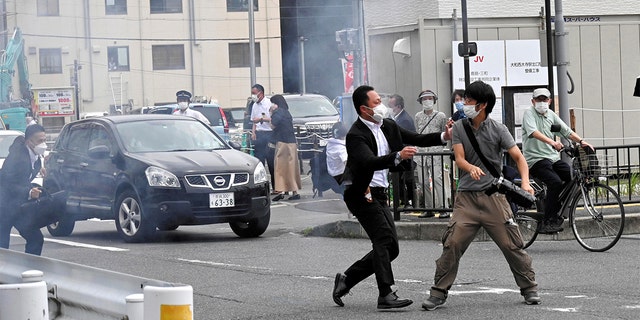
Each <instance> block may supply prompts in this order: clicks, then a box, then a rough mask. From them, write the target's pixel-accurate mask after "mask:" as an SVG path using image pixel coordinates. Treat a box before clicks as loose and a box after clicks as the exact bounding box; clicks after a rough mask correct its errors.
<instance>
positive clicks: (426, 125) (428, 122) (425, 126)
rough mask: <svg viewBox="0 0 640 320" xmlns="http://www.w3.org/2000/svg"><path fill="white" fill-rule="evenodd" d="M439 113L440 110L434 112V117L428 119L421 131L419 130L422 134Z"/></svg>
mask: <svg viewBox="0 0 640 320" xmlns="http://www.w3.org/2000/svg"><path fill="white" fill-rule="evenodd" d="M438 113H440V111H436V112H434V113H433V117H431V119H429V121H427V124H425V125H424V127H422V130H420V132H419V133H420V134H422V132H424V129H426V128H427V127H428V126H429V124H430V123H431V121H432V120H433V119H435V118H436V116H437V115H438Z"/></svg>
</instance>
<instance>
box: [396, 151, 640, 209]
mask: <svg viewBox="0 0 640 320" xmlns="http://www.w3.org/2000/svg"><path fill="white" fill-rule="evenodd" d="M596 154H597V155H598V158H600V159H607V161H605V162H602V163H600V164H599V165H600V167H601V169H602V170H601V171H602V172H603V174H602V175H601V176H600V177H599V179H600V180H601V182H603V183H605V184H607V185H609V186H611V187H612V188H613V189H615V190H616V191H618V193H619V194H620V198H621V199H622V202H623V203H625V204H626V203H640V144H636V145H620V146H606V147H598V148H596ZM507 158H509V156H508V155H505V159H507ZM509 159H510V158H509ZM414 162H416V163H417V164H421V163H422V164H425V165H423V166H419V165H418V166H416V169H415V170H414V183H415V186H414V187H413V190H410V191H407V189H409V187H407V186H402V185H401V184H400V175H401V174H402V173H392V174H391V175H390V186H391V188H390V198H391V199H392V201H391V206H392V209H393V213H394V218H395V220H400V213H402V212H415V211H417V212H425V211H432V212H439V213H442V212H451V211H453V202H454V201H455V190H456V185H457V180H458V172H457V170H458V169H457V167H456V166H455V161H453V153H452V152H450V151H446V152H433V153H417V154H416V155H415V156H414ZM438 164H441V165H438ZM437 179H441V183H437ZM401 189H403V190H404V191H405V192H404V193H403V192H402V191H401ZM408 192H412V193H413V195H414V197H413V201H411V203H410V206H409V203H408V202H409V199H410V197H409V194H408Z"/></svg>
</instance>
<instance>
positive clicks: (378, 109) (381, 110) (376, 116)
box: [365, 103, 389, 123]
mask: <svg viewBox="0 0 640 320" xmlns="http://www.w3.org/2000/svg"><path fill="white" fill-rule="evenodd" d="M365 108H367V109H369V110H373V115H372V116H371V117H372V118H373V120H374V121H375V122H376V123H381V122H382V119H384V118H387V117H388V116H389V108H387V106H385V105H384V104H382V103H381V104H379V105H377V106H375V107H374V108H369V107H365Z"/></svg>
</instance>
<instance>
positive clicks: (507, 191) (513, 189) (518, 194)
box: [462, 118, 536, 208]
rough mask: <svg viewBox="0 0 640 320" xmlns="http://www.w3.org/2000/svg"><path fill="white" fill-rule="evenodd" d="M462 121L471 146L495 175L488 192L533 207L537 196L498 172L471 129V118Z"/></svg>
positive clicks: (520, 204)
mask: <svg viewBox="0 0 640 320" xmlns="http://www.w3.org/2000/svg"><path fill="white" fill-rule="evenodd" d="M462 121H463V123H462V124H463V126H464V131H465V132H466V133H467V137H469V141H470V142H471V146H473V150H475V152H476V153H477V154H478V157H480V161H482V163H483V164H484V166H485V167H486V168H487V170H489V172H490V173H491V175H492V176H493V186H492V187H491V188H489V189H488V190H487V191H486V193H487V194H488V195H490V194H492V193H494V192H496V191H497V192H500V193H503V194H504V195H506V196H507V199H508V200H509V201H511V202H514V203H515V204H517V205H519V206H521V207H523V208H531V207H532V206H533V204H534V203H535V202H536V197H535V196H533V195H531V194H530V193H529V192H527V191H524V190H522V189H521V188H520V187H518V186H516V185H515V184H513V182H511V181H509V180H507V179H505V178H504V177H503V176H502V175H501V174H499V173H498V170H497V169H496V168H495V167H494V166H493V165H492V164H491V163H490V162H489V160H487V158H486V157H485V156H484V154H482V151H480V146H479V145H478V140H476V136H475V135H474V134H473V131H472V130H471V125H470V124H469V119H468V118H467V119H463V120H462Z"/></svg>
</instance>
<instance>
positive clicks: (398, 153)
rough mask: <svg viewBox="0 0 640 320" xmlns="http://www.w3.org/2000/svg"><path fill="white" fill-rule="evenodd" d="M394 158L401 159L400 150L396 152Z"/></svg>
mask: <svg viewBox="0 0 640 320" xmlns="http://www.w3.org/2000/svg"><path fill="white" fill-rule="evenodd" d="M396 160H398V161H402V157H400V152H399V151H398V152H397V153H396Z"/></svg>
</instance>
